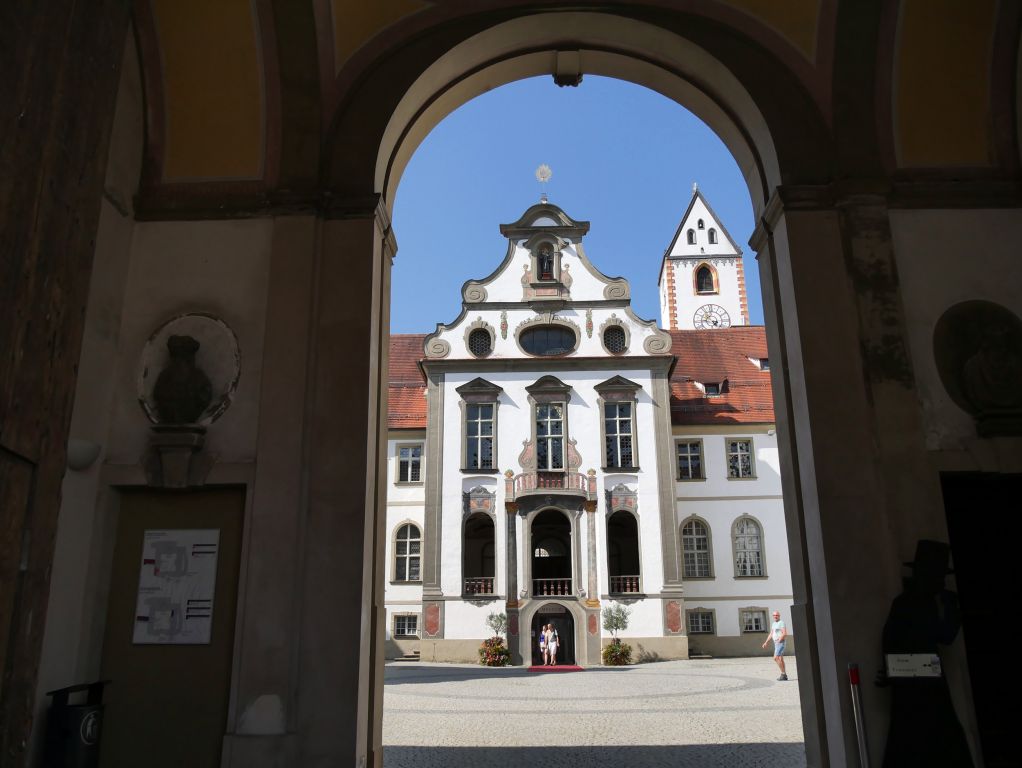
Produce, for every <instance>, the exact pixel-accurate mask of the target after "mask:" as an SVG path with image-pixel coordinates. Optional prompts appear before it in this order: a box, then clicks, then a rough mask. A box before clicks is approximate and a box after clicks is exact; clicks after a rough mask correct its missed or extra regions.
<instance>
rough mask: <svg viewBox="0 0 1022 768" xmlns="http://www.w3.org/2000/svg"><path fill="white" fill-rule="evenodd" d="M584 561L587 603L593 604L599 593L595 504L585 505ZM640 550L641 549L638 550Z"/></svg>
mask: <svg viewBox="0 0 1022 768" xmlns="http://www.w3.org/2000/svg"><path fill="white" fill-rule="evenodd" d="M585 510H586V559H587V563H586V565H587V569H586V570H587V574H588V577H589V578H588V579H587V592H586V599H587V602H588V603H590V604H591V603H593V601H595V600H596V599H597V597H596V596H597V595H598V594H599V593H600V583H599V578H598V573H597V567H596V566H597V562H596V504H595V503H593V502H590V503H588V504H586V507H585ZM640 549H641V548H640Z"/></svg>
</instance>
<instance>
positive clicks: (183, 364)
mask: <svg viewBox="0 0 1022 768" xmlns="http://www.w3.org/2000/svg"><path fill="white" fill-rule="evenodd" d="M199 346H200V345H199V342H198V341H196V340H195V339H194V338H192V337H191V336H171V337H170V338H168V339H167V350H168V351H169V352H170V362H168V363H167V365H166V367H165V368H164V369H163V370H162V371H160V375H159V376H158V377H157V379H156V384H155V386H154V387H153V400H154V401H155V403H156V413H157V417H158V419H159V423H160V424H194V423H196V422H197V421H198V420H199V418H200V417H201V416H202V414H203V412H204V411H205V410H206V409H207V408H208V407H209V404H210V402H212V400H213V385H212V383H211V382H210V380H209V376H207V375H206V373H205V371H203V370H202V369H201V368H199V367H198V366H197V365H196V364H195V355H196V353H197V352H198V351H199Z"/></svg>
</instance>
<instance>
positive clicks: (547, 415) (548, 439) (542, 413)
mask: <svg viewBox="0 0 1022 768" xmlns="http://www.w3.org/2000/svg"><path fill="white" fill-rule="evenodd" d="M536 460H537V461H536V468H537V469H538V470H539V471H540V472H549V471H551V470H561V469H564V403H540V404H539V405H537V406H536Z"/></svg>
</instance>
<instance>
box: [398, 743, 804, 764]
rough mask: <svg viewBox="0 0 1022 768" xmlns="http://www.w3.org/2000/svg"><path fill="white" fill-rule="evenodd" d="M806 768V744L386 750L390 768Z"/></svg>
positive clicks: (409, 748)
mask: <svg viewBox="0 0 1022 768" xmlns="http://www.w3.org/2000/svg"><path fill="white" fill-rule="evenodd" d="M805 764H806V754H805V746H804V745H803V744H801V743H775V744H763V743H761V744H692V745H685V746H666V747H663V746H628V747H608V746H598V747H596V746H594V747H420V746H393V747H384V748H383V766H384V768H412V766H422V765H442V766H445V768H462V766H464V768H520V767H521V766H531V767H532V768H546V767H547V766H560V765H575V766H583V765H584V766H586V767H587V768H621V766H628V768H654V766H656V767H657V768H660V766H665V765H670V766H672V767H673V768H687V767H688V766H691V767H692V768H697V767H698V768H717V767H718V766H719V767H720V768H734V766H736V765H784V766H785V767H786V768H799V766H804V765H805Z"/></svg>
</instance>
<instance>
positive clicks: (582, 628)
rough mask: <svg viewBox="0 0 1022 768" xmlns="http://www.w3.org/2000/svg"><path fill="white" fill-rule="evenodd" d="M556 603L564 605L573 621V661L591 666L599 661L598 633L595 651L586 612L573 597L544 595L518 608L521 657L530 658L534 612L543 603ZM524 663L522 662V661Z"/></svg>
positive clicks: (519, 650)
mask: <svg viewBox="0 0 1022 768" xmlns="http://www.w3.org/2000/svg"><path fill="white" fill-rule="evenodd" d="M550 603H557V604H558V605H562V606H564V607H565V608H566V609H567V610H568V612H569V613H570V614H571V618H572V621H573V622H574V623H575V663H576V664H578V665H579V666H583V667H585V666H592V665H594V664H599V663H600V648H599V634H597V635H596V645H595V653H594V652H593V651H594V649H593V644H592V643H590V642H589V636H588V633H587V632H586V623H587V621H586V620H587V612H586V610H585V608H584V607H583V606H582V605H580V604H579V602H578V600H576V599H574V598H556V597H549V598H548V597H544V598H538V599H536V600H529V601H528V602H526V603H523V604H522V606H521V608H520V613H519V616H520V618H519V622H518V626H519V629H518V652H519V654H520V656H521V658H522V659H531V658H532V635H531V631H532V620H533V618H534V617H535V616H536V612H537V611H538V610H539V609H540V608H542V607H543V606H544V605H549V604H550ZM523 663H524V662H523Z"/></svg>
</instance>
